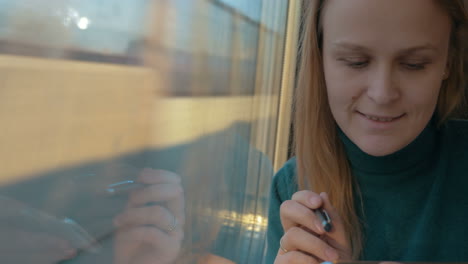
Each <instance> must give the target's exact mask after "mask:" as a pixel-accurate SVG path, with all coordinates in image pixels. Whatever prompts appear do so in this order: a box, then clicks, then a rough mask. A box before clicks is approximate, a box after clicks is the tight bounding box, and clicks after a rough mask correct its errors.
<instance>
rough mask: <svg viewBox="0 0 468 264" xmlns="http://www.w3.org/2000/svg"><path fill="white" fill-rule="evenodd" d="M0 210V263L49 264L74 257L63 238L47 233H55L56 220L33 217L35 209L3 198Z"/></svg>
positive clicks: (68, 244) (57, 234)
mask: <svg viewBox="0 0 468 264" xmlns="http://www.w3.org/2000/svg"><path fill="white" fill-rule="evenodd" d="M0 208H1V210H0V234H1V236H0V263H38V264H51V263H58V262H60V261H62V260H68V259H71V258H73V257H75V255H76V252H77V250H76V249H75V248H73V246H72V245H71V243H70V242H69V241H67V238H66V237H65V235H61V234H59V233H52V232H48V231H54V230H55V228H56V227H55V225H56V224H57V222H55V220H56V219H55V218H52V217H50V218H49V217H48V216H47V217H46V218H44V217H42V214H40V215H37V216H36V215H33V214H32V212H36V211H37V210H36V209H32V208H31V207H29V206H28V205H26V204H23V203H22V202H20V201H16V200H14V199H11V198H8V197H4V196H0ZM31 210H33V211H31ZM27 212H30V213H29V214H27ZM48 225H50V227H49V226H48Z"/></svg>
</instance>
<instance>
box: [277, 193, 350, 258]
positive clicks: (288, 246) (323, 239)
mask: <svg viewBox="0 0 468 264" xmlns="http://www.w3.org/2000/svg"><path fill="white" fill-rule="evenodd" d="M318 208H323V209H325V211H327V213H328V215H329V216H330V218H331V220H332V226H333V227H332V230H331V231H330V232H328V233H327V232H325V230H324V229H323V227H322V225H321V222H320V220H319V219H318V217H317V216H316V215H315V214H314V212H313V210H314V209H318ZM280 215H281V223H282V225H283V230H284V236H283V237H282V238H281V241H280V245H281V246H280V249H279V250H278V254H277V256H276V259H275V264H281V263H320V262H323V261H336V260H350V259H351V244H350V242H349V239H348V238H347V236H346V234H345V231H344V226H343V222H342V220H341V218H340V216H339V215H338V213H337V212H336V210H335V209H334V208H333V206H332V205H331V203H330V200H329V199H328V196H327V194H326V193H321V194H320V195H318V194H316V193H314V192H311V191H299V192H296V193H295V194H294V195H293V197H292V199H291V200H288V201H285V202H284V203H283V204H282V205H281V208H280Z"/></svg>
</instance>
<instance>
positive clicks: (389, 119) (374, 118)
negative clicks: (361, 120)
mask: <svg viewBox="0 0 468 264" xmlns="http://www.w3.org/2000/svg"><path fill="white" fill-rule="evenodd" d="M358 113H359V114H361V115H362V116H364V117H365V118H367V119H369V120H372V121H376V122H384V123H389V122H393V121H395V120H398V119H400V118H402V117H403V116H404V115H405V114H402V115H399V116H397V117H388V116H374V115H367V114H364V113H361V112H358Z"/></svg>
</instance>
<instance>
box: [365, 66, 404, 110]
mask: <svg viewBox="0 0 468 264" xmlns="http://www.w3.org/2000/svg"><path fill="white" fill-rule="evenodd" d="M370 75H371V76H370V78H369V80H370V81H369V85H368V87H367V96H368V97H369V98H370V99H371V100H372V101H374V102H375V103H376V104H379V105H387V104H391V103H393V102H394V101H396V100H397V99H398V98H400V90H399V87H398V84H397V82H396V80H395V73H394V72H393V70H392V67H391V66H383V65H382V66H381V67H378V68H377V69H376V71H372V72H371V73H370Z"/></svg>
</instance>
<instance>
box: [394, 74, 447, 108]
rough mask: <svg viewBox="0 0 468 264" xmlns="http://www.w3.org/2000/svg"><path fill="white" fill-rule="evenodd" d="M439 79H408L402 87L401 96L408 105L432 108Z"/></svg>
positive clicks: (438, 89)
mask: <svg viewBox="0 0 468 264" xmlns="http://www.w3.org/2000/svg"><path fill="white" fill-rule="evenodd" d="M441 84H442V83H441V80H440V79H436V78H426V79H425V80H415V81H412V82H411V81H408V82H407V83H406V84H405V85H404V87H402V93H403V95H404V96H403V98H405V101H406V104H408V106H409V107H417V108H419V109H420V110H422V111H423V110H433V109H434V108H435V106H436V104H437V99H438V97H439V92H440V87H441Z"/></svg>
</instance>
